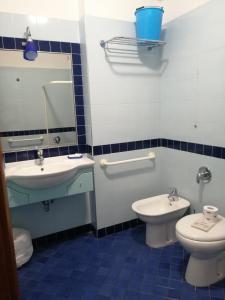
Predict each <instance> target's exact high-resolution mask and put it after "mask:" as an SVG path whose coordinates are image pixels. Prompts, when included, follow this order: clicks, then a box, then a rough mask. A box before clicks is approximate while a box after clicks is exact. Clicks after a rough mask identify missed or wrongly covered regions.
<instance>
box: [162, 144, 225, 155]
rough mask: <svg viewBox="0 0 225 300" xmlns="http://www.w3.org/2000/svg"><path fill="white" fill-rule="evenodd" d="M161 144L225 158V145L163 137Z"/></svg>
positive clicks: (166, 146)
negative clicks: (219, 145) (224, 146)
mask: <svg viewBox="0 0 225 300" xmlns="http://www.w3.org/2000/svg"><path fill="white" fill-rule="evenodd" d="M160 144H161V146H162V147H165V148H171V149H175V150H180V151H185V152H190V153H196V154H200V155H206V156H211V157H216V158H221V159H225V148H223V147H218V146H213V145H205V144H198V143H190V142H185V141H177V140H168V139H161V142H160Z"/></svg>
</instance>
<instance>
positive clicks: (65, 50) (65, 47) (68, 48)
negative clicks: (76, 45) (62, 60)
mask: <svg viewBox="0 0 225 300" xmlns="http://www.w3.org/2000/svg"><path fill="white" fill-rule="evenodd" d="M61 50H62V52H63V53H71V44H70V43H66V42H61Z"/></svg>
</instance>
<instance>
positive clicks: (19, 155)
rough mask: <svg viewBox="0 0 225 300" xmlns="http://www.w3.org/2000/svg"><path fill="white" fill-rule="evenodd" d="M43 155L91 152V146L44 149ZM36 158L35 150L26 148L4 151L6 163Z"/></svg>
mask: <svg viewBox="0 0 225 300" xmlns="http://www.w3.org/2000/svg"><path fill="white" fill-rule="evenodd" d="M43 151H44V153H43V154H44V157H45V158H47V157H54V156H62V155H68V154H74V153H89V154H92V148H91V146H89V145H77V146H66V147H55V148H47V149H44V150H43ZM36 158H37V150H27V151H18V152H7V153H4V161H5V162H6V163H12V162H16V161H22V160H31V159H36Z"/></svg>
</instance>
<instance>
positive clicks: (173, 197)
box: [168, 187, 179, 202]
mask: <svg viewBox="0 0 225 300" xmlns="http://www.w3.org/2000/svg"><path fill="white" fill-rule="evenodd" d="M168 199H169V200H170V202H173V201H177V200H178V199H179V197H178V193H177V189H176V188H175V187H172V188H170V192H169V195H168Z"/></svg>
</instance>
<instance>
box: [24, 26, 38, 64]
mask: <svg viewBox="0 0 225 300" xmlns="http://www.w3.org/2000/svg"><path fill="white" fill-rule="evenodd" d="M25 36H26V39H27V41H26V43H25V48H24V52H23V57H24V59H26V60H29V61H33V60H35V59H36V58H37V56H38V53H37V48H36V46H35V43H34V41H33V40H32V38H31V33H30V29H29V27H27V30H26V33H25Z"/></svg>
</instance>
